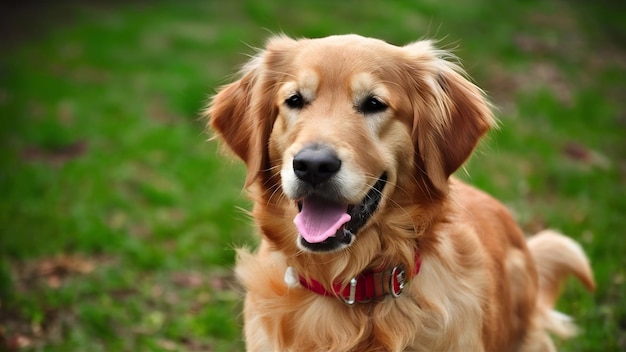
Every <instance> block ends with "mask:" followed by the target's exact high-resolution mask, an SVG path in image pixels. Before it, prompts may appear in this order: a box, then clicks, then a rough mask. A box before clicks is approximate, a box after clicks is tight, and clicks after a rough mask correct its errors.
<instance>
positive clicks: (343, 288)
mask: <svg viewBox="0 0 626 352" xmlns="http://www.w3.org/2000/svg"><path fill="white" fill-rule="evenodd" d="M421 266H422V259H421V256H420V254H419V251H417V250H416V251H415V265H414V267H413V270H407V269H406V268H405V267H404V266H403V265H397V266H394V267H392V268H381V269H377V270H368V271H365V272H363V273H361V274H359V275H358V276H356V277H353V278H352V279H351V280H350V281H349V283H348V285H344V284H343V283H342V282H341V281H337V282H335V283H333V285H332V289H330V290H329V289H327V288H326V287H324V285H323V284H322V283H321V282H319V281H317V280H315V279H313V278H308V279H307V278H305V277H303V276H299V275H298V274H297V273H295V270H294V269H293V268H292V267H288V268H287V271H286V273H285V283H287V285H288V286H295V285H297V284H300V285H301V286H302V287H304V288H306V289H308V290H310V291H312V292H314V293H316V294H318V295H321V296H326V297H337V298H339V299H341V300H343V301H344V302H345V303H346V304H348V305H352V304H354V303H367V302H372V301H379V300H381V299H384V298H387V297H392V298H397V297H400V295H401V294H402V290H403V289H404V287H405V286H406V284H407V283H408V282H409V281H410V280H411V279H412V278H413V277H415V276H416V275H417V274H419V271H420V268H421Z"/></svg>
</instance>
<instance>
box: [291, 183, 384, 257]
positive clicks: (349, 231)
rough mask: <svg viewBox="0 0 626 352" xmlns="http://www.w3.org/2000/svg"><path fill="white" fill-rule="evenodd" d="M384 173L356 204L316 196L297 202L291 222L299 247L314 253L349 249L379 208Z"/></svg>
mask: <svg viewBox="0 0 626 352" xmlns="http://www.w3.org/2000/svg"><path fill="white" fill-rule="evenodd" d="M386 184H387V174H386V173H385V174H383V175H382V176H381V177H380V178H379V179H378V181H376V183H375V184H374V186H373V187H372V188H371V189H370V190H369V192H367V195H366V196H365V198H363V200H362V201H361V202H360V203H359V204H341V203H337V202H333V201H330V200H327V199H323V198H321V197H318V196H310V197H308V198H305V199H303V200H302V201H300V202H298V208H299V210H300V212H299V213H298V215H297V216H296V217H295V219H294V223H295V224H296V227H297V228H298V231H299V233H300V244H301V245H302V246H303V247H304V248H306V249H309V250H311V251H314V252H329V251H334V250H337V249H339V248H341V247H345V246H348V245H350V244H351V243H352V241H353V240H354V236H355V235H356V234H357V232H359V230H360V229H361V228H362V227H363V226H365V224H366V223H367V221H368V220H369V219H370V217H371V216H372V215H373V214H374V213H375V212H376V210H377V209H378V204H379V203H380V200H381V198H382V194H383V188H385V185H386Z"/></svg>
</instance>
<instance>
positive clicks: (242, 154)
mask: <svg viewBox="0 0 626 352" xmlns="http://www.w3.org/2000/svg"><path fill="white" fill-rule="evenodd" d="M293 42H295V41H293V40H291V39H289V38H286V37H284V36H278V37H274V38H272V39H270V41H269V42H268V45H267V49H266V50H264V51H261V52H260V53H259V54H257V55H256V56H254V57H253V58H252V59H251V60H250V61H249V62H248V63H247V64H246V65H245V66H244V68H243V69H242V76H241V78H240V79H239V80H237V81H235V82H233V83H230V84H228V85H226V86H224V87H222V88H221V89H220V90H219V91H218V93H217V94H216V95H215V96H214V97H213V99H212V101H211V103H210V105H209V107H208V108H207V109H206V110H205V112H204V116H206V117H208V118H209V125H210V127H211V128H212V129H213V130H214V131H215V132H216V133H217V136H218V137H219V138H220V139H221V140H223V141H224V142H225V144H226V145H227V146H228V147H229V148H230V149H231V150H232V151H233V152H234V153H235V154H236V155H237V156H238V157H239V158H241V160H243V161H244V162H245V163H246V168H247V176H246V187H247V186H250V185H251V184H252V183H253V182H254V181H255V180H256V179H257V177H258V176H259V174H260V173H261V172H262V171H264V170H267V169H268V168H269V155H268V140H269V136H270V133H271V131H272V126H273V124H274V121H275V119H276V114H277V107H276V106H275V90H276V89H277V87H276V86H277V84H276V82H277V80H278V77H277V75H278V73H279V72H282V71H281V68H280V67H277V66H280V65H281V64H282V63H284V62H283V61H284V59H285V57H286V55H284V51H285V50H287V48H288V47H289V45H290V44H291V43H293ZM281 58H282V60H281Z"/></svg>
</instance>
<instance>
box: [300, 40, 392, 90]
mask: <svg viewBox="0 0 626 352" xmlns="http://www.w3.org/2000/svg"><path fill="white" fill-rule="evenodd" d="M303 44H304V45H302V46H301V48H300V49H301V50H300V51H299V55H297V57H294V62H293V67H294V68H296V70H295V72H294V75H293V76H292V77H294V78H295V81H296V82H297V84H298V86H299V88H300V89H302V90H305V91H310V92H315V91H317V90H318V89H320V88H323V86H332V87H339V86H341V87H342V88H345V89H347V90H349V91H351V92H352V93H353V94H356V95H360V94H371V92H372V90H380V86H381V85H382V84H381V82H382V77H384V74H383V70H384V67H389V66H390V65H392V64H393V60H394V58H395V57H397V55H398V47H395V46H392V45H390V44H387V43H385V42H383V41H380V40H377V39H371V38H364V37H358V36H336V37H328V38H322V39H314V40H310V41H307V42H306V43H303Z"/></svg>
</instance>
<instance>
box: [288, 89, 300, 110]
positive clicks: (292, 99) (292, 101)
mask: <svg viewBox="0 0 626 352" xmlns="http://www.w3.org/2000/svg"><path fill="white" fill-rule="evenodd" d="M285 104H286V105H287V106H288V107H290V108H292V109H302V107H304V98H302V95H300V93H295V94H292V95H290V96H289V98H287V99H285Z"/></svg>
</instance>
